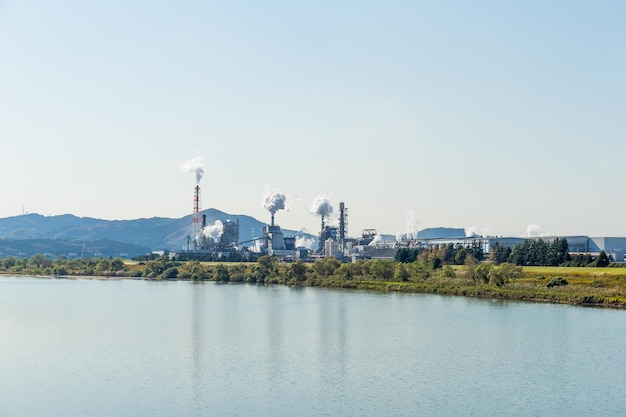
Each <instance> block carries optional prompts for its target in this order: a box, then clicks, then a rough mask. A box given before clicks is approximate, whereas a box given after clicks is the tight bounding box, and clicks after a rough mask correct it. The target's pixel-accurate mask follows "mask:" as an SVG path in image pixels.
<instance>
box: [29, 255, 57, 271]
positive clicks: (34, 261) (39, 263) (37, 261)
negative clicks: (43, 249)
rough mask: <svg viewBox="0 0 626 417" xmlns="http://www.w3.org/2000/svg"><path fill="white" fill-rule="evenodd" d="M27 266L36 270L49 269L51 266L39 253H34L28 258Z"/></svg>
mask: <svg viewBox="0 0 626 417" xmlns="http://www.w3.org/2000/svg"><path fill="white" fill-rule="evenodd" d="M29 264H30V265H31V266H32V267H34V268H36V269H41V268H50V267H51V266H52V261H51V260H50V259H48V258H46V257H45V256H44V255H42V254H41V253H36V254H34V255H33V256H31V257H30V261H29Z"/></svg>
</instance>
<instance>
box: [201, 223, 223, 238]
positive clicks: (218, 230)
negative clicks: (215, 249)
mask: <svg viewBox="0 0 626 417" xmlns="http://www.w3.org/2000/svg"><path fill="white" fill-rule="evenodd" d="M202 234H203V235H204V236H205V237H208V238H211V239H213V240H214V241H215V242H217V241H219V238H220V237H222V234H224V223H222V222H221V221H220V220H215V223H213V225H212V226H206V227H205V228H204V229H202Z"/></svg>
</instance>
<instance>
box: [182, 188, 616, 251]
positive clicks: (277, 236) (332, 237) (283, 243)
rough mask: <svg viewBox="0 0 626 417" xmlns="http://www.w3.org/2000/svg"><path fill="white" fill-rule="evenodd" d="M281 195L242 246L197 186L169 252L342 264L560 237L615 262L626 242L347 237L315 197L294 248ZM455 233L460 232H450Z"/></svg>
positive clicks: (370, 232) (269, 201)
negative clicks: (209, 212)
mask: <svg viewBox="0 0 626 417" xmlns="http://www.w3.org/2000/svg"><path fill="white" fill-rule="evenodd" d="M284 203H285V196H284V195H283V194H281V193H280V192H278V191H270V192H268V193H267V194H266V196H265V199H264V207H265V208H266V209H267V210H268V211H269V212H270V219H271V221H270V223H269V224H267V225H266V226H265V227H264V228H263V235H262V236H258V237H255V238H253V239H250V240H247V241H240V239H239V222H238V221H237V220H235V221H226V222H224V223H222V222H220V221H216V222H215V224H213V225H207V224H206V216H202V219H201V216H200V212H201V211H200V208H201V207H200V186H199V185H196V187H195V190H194V206H193V216H192V224H191V226H190V228H191V233H190V235H189V237H188V242H187V245H186V248H185V249H184V250H183V251H181V252H177V253H170V256H176V257H178V258H179V259H233V260H234V259H237V260H254V259H256V258H258V257H259V256H261V255H270V256H276V257H278V258H279V259H281V260H284V261H293V260H296V259H302V260H311V261H312V260H315V259H319V258H322V257H335V258H337V259H339V260H342V261H354V260H356V259H393V258H394V257H395V255H396V253H397V251H398V250H399V249H400V248H429V247H434V248H442V247H444V246H445V245H448V244H454V245H461V246H464V247H473V246H476V245H479V246H480V247H481V248H482V250H483V253H484V254H486V255H487V254H489V253H490V251H491V249H492V248H493V247H494V245H496V244H499V245H503V246H508V247H513V246H516V245H520V244H523V243H524V242H525V241H527V240H529V239H542V240H544V241H548V242H550V241H553V240H554V239H556V238H557V237H558V238H565V239H567V242H568V244H569V251H570V253H572V254H576V253H590V254H592V255H593V254H598V253H599V252H600V251H605V252H606V253H607V255H609V256H610V257H611V258H612V259H613V260H614V261H615V262H624V248H626V237H588V236H542V237H529V238H521V237H502V236H477V235H472V236H465V235H464V233H458V234H459V236H453V235H450V233H448V234H447V236H440V237H430V238H420V237H419V234H418V235H411V234H407V235H404V236H397V237H395V238H389V239H387V240H385V239H384V238H383V237H382V236H381V235H380V234H379V233H378V232H377V231H376V230H375V229H365V230H362V231H361V233H360V234H359V237H349V236H348V208H347V207H346V205H345V204H344V203H343V202H340V203H339V213H338V216H337V218H336V220H335V221H334V222H333V223H334V224H329V223H330V217H331V216H330V215H331V214H332V206H331V205H330V202H329V201H328V199H326V198H322V197H320V198H318V199H317V200H316V201H315V202H314V204H313V207H312V208H311V212H312V213H313V214H316V215H319V216H320V218H321V228H320V231H319V233H318V234H317V242H316V244H314V245H313V247H310V246H311V245H308V246H309V247H304V246H299V245H298V244H297V241H298V239H297V237H296V236H286V235H285V234H284V233H283V231H282V230H281V227H280V226H279V225H278V224H276V223H275V214H276V213H277V211H279V210H282V209H284V208H285V204H284ZM451 230H459V229H451Z"/></svg>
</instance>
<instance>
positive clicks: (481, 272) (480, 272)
mask: <svg viewBox="0 0 626 417" xmlns="http://www.w3.org/2000/svg"><path fill="white" fill-rule="evenodd" d="M492 268H494V266H493V264H487V263H483V264H480V265H478V266H477V267H476V269H475V270H474V281H476V282H480V283H484V284H486V283H488V282H489V271H491V269H492Z"/></svg>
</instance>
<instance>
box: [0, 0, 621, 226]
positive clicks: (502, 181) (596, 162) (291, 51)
mask: <svg viewBox="0 0 626 417" xmlns="http://www.w3.org/2000/svg"><path fill="white" fill-rule="evenodd" d="M624 16H626V2H623V1H524V2H517V1H516V2H513V1H436V2H434V1H393V2H389V1H316V2H287V1H283V2H281V1H263V2H259V1H220V2H216V1H206V2H200V1H188V0H181V1H176V2H173V1H151V2H148V1H133V0H124V1H115V0H113V1H110V0H109V1H99V0H95V1H78V0H74V1H72V0H58V1H54V2H51V1H41V0H8V1H7V0H3V1H0V139H1V141H2V142H1V143H2V151H1V155H2V158H1V161H2V163H1V164H0V170H1V171H0V173H1V175H0V178H1V180H0V181H1V182H0V192H1V193H2V197H1V200H0V217H7V216H13V215H18V214H20V213H21V212H22V207H24V209H25V210H26V211H28V212H36V213H41V214H44V215H57V214H65V213H71V214H75V215H77V216H82V217H96V218H103V219H134V218H140V217H153V216H161V217H182V216H184V215H186V214H189V213H190V212H191V210H192V205H193V201H192V199H193V188H194V186H195V179H194V177H193V175H191V174H189V173H187V172H184V171H183V170H182V169H181V165H182V164H183V163H184V162H186V161H189V160H191V159H193V158H194V157H198V156H200V157H203V160H204V166H205V174H204V177H203V178H202V180H201V182H200V186H201V187H202V207H203V208H209V207H214V208H218V209H220V210H223V211H226V212H229V213H233V214H248V215H252V216H254V217H256V218H258V219H259V220H264V221H269V213H268V212H267V211H266V210H265V209H264V208H263V197H264V193H265V190H266V187H268V185H269V186H271V187H273V188H275V189H277V190H279V191H281V192H282V193H284V194H285V196H286V209H285V210H281V211H279V212H278V213H277V214H276V221H277V223H279V224H280V225H281V226H283V227H285V228H290V229H301V228H306V229H307V230H308V231H309V232H313V233H316V232H317V231H318V229H319V223H320V219H319V217H316V216H314V215H312V214H311V213H310V207H311V204H312V203H313V201H314V200H315V199H316V197H319V196H324V197H327V198H328V199H329V200H330V201H331V203H333V205H334V207H335V211H337V207H338V203H339V201H344V202H345V203H346V206H347V207H348V208H349V229H348V230H349V234H350V235H352V236H355V235H359V234H360V232H361V230H362V229H364V228H375V229H378V230H379V231H380V232H384V233H392V234H393V233H396V232H403V231H405V230H406V229H407V219H411V222H412V224H413V225H412V226H411V227H410V228H411V229H414V230H419V229H422V228H426V227H436V226H447V227H471V228H473V229H474V230H476V231H477V232H478V233H490V234H496V235H514V236H523V235H525V234H526V233H527V228H528V227H529V225H535V226H532V227H531V228H532V229H533V230H534V231H535V233H539V232H544V233H554V234H561V235H567V234H586V235H594V236H595V235H598V236H599V235H608V236H626V221H625V219H624V217H625V215H624V213H625V209H626V192H625V191H624V180H625V179H626V163H625V162H626V25H625V24H624Z"/></svg>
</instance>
